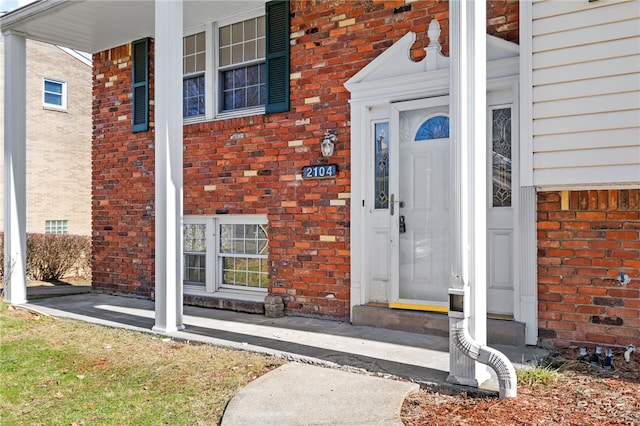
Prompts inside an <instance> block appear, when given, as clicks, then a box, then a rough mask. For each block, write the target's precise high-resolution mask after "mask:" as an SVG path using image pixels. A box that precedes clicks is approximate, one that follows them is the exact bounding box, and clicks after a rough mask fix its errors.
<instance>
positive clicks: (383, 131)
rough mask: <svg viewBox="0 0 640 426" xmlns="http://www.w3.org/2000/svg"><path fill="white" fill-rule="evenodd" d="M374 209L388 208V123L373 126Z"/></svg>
mask: <svg viewBox="0 0 640 426" xmlns="http://www.w3.org/2000/svg"><path fill="white" fill-rule="evenodd" d="M374 138H375V141H374V143H375V172H374V179H375V182H374V194H375V208H376V209H388V208H389V122H388V121H387V122H384V123H375V124H374Z"/></svg>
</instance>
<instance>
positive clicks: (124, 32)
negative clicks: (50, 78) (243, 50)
mask: <svg viewBox="0 0 640 426" xmlns="http://www.w3.org/2000/svg"><path fill="white" fill-rule="evenodd" d="M265 2H266V1H265V0H249V1H242V0H216V1H184V20H183V25H184V27H185V28H189V27H193V26H196V25H200V24H204V23H207V22H211V21H213V20H218V19H221V18H224V17H228V16H233V15H237V14H240V13H243V12H246V11H249V10H254V9H257V8H263V7H264V4H265ZM154 27H155V19H154V1H153V0H138V1H113V0H111V1H109V0H39V1H36V2H34V3H31V4H29V5H27V6H24V7H22V8H20V9H16V10H14V11H13V12H11V13H8V14H6V15H4V16H2V17H1V18H0V28H2V32H3V34H6V33H8V32H11V31H13V32H16V33H19V34H21V35H23V36H25V37H26V38H28V39H33V40H38V41H42V42H45V43H52V44H56V45H58V46H63V47H68V48H72V49H76V50H80V51H83V52H88V53H95V52H99V51H102V50H106V49H109V48H111V47H115V46H119V45H121V44H125V43H128V42H130V41H132V40H137V39H140V38H144V37H153V36H154V34H155V28H154Z"/></svg>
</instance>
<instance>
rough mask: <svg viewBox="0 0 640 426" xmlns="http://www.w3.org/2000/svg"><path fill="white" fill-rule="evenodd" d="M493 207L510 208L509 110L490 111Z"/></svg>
mask: <svg viewBox="0 0 640 426" xmlns="http://www.w3.org/2000/svg"><path fill="white" fill-rule="evenodd" d="M491 123H492V124H491V134H492V172H491V179H492V181H493V183H492V188H493V191H492V199H493V207H511V108H499V109H494V110H492V111H491Z"/></svg>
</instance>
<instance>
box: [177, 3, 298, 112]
mask: <svg viewBox="0 0 640 426" xmlns="http://www.w3.org/2000/svg"><path fill="white" fill-rule="evenodd" d="M288 52H289V3H288V2H283V1H273V2H268V3H267V4H266V8H260V9H255V10H253V11H250V12H246V13H243V14H241V15H234V17H233V18H225V19H220V20H218V21H214V22H210V23H208V24H205V25H200V26H197V27H193V28H190V29H189V30H188V32H187V33H186V34H185V37H184V39H183V51H182V59H183V80H182V95H183V111H182V115H183V118H184V120H185V122H187V123H190V122H198V121H204V120H213V119H223V118H231V117H237V116H244V115H253V114H261V113H264V112H265V111H267V112H282V111H287V110H288V109H289V102H288V98H289V56H288V55H289V53H288ZM270 61H271V63H270ZM267 81H269V82H270V83H268V82H267Z"/></svg>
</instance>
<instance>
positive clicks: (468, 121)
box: [448, 0, 490, 386]
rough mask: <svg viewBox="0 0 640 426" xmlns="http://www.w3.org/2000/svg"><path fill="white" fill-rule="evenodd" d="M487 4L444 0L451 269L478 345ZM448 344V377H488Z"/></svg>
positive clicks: (483, 318)
mask: <svg viewBox="0 0 640 426" xmlns="http://www.w3.org/2000/svg"><path fill="white" fill-rule="evenodd" d="M486 7H487V5H486V1H485V0H476V1H468V0H452V1H451V2H450V3H449V27H450V29H451V30H450V41H451V49H450V52H451V53H450V57H451V117H452V121H453V125H452V132H453V143H454V144H456V146H455V148H454V157H455V158H456V160H457V164H456V165H455V166H454V167H455V169H456V171H457V172H458V176H457V177H456V179H455V184H457V185H458V186H457V189H458V195H457V198H456V208H457V209H459V211H457V212H456V214H457V217H456V218H457V220H458V221H459V223H458V224H457V226H456V230H457V231H456V233H457V234H458V235H456V237H457V238H458V247H459V248H458V250H459V252H458V253H456V255H455V256H454V259H455V262H454V268H457V270H454V274H456V275H459V276H460V277H461V279H462V285H463V286H464V287H467V286H468V290H469V293H468V294H469V295H470V297H469V300H467V301H465V303H466V304H467V308H468V312H469V315H470V316H469V318H468V326H469V332H470V334H471V336H472V337H473V339H474V340H475V342H476V343H478V344H480V345H486V340H487V290H486V286H487V283H486V278H487V254H486V251H487V237H486V232H487V231H486V230H487V144H486V134H487V132H486V106H487V102H486V96H487V74H486V66H487V55H486V26H487V23H486ZM458 179H459V180H458ZM450 350H451V352H450V362H449V364H450V376H449V378H448V380H449V381H452V382H457V383H462V384H467V385H470V386H478V385H479V384H481V383H483V382H484V381H486V380H487V379H488V378H489V377H490V375H489V372H488V371H487V367H486V366H485V365H483V364H479V363H477V362H475V361H472V360H471V359H468V358H466V357H464V356H462V354H461V353H460V352H459V351H458V350H457V349H455V348H453V349H451V347H450Z"/></svg>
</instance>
